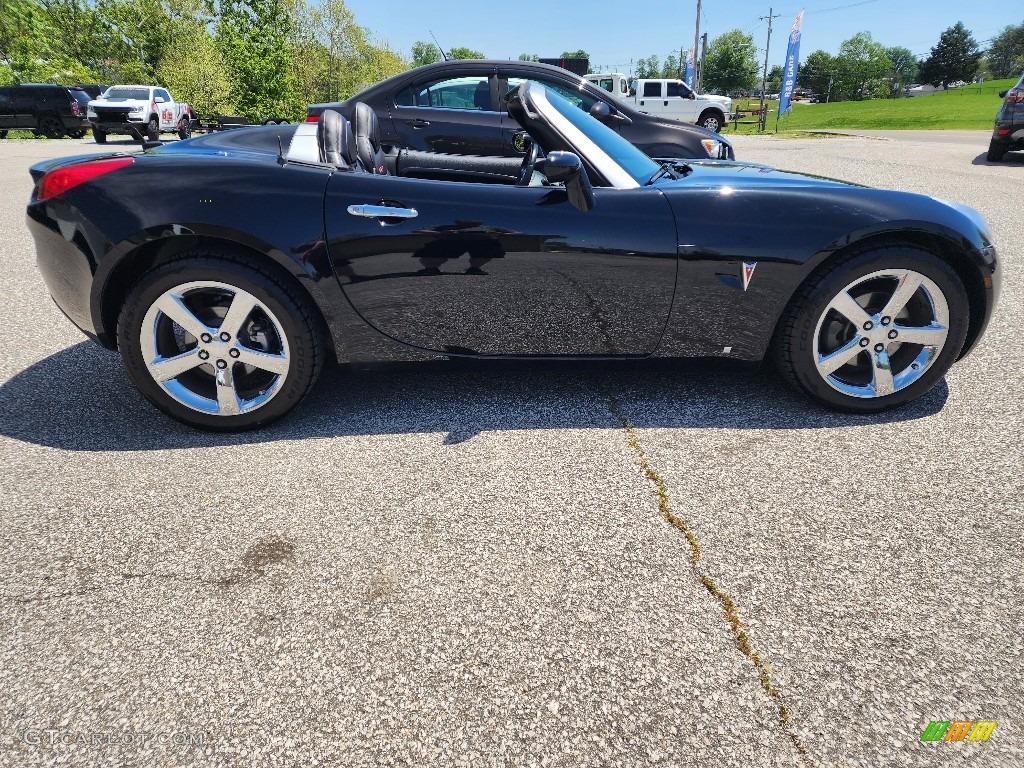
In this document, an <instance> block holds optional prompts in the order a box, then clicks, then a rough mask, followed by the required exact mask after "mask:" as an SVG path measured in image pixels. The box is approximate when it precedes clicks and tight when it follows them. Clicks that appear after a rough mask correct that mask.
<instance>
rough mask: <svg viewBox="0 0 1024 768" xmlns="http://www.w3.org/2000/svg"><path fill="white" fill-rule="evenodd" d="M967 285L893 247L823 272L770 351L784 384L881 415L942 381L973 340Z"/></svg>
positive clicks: (948, 270) (795, 305)
mask: <svg viewBox="0 0 1024 768" xmlns="http://www.w3.org/2000/svg"><path fill="white" fill-rule="evenodd" d="M969 316H970V307H969V301H968V297H967V292H966V290H965V289H964V286H963V283H962V282H961V281H960V278H959V277H958V276H957V274H956V272H955V271H954V270H953V269H952V267H951V266H950V265H949V264H948V263H947V262H945V261H943V260H942V259H940V258H938V257H937V256H935V255H933V254H931V253H928V252H926V251H923V250H920V249H917V248H913V247H909V246H893V247H889V248H882V249H878V250H872V251H868V252H864V253H861V254H859V255H856V256H853V257H850V258H848V259H846V260H844V261H841V262H839V263H837V264H834V265H832V266H831V268H826V269H825V270H823V271H822V272H820V273H819V274H817V275H814V276H812V278H811V279H810V280H809V281H808V282H807V284H806V285H804V286H803V287H802V288H801V289H800V291H798V293H797V295H796V296H795V297H794V298H793V300H792V301H791V303H790V305H789V306H788V307H787V309H786V312H785V313H784V314H783V317H782V319H781V320H780V322H779V326H778V329H777V331H776V336H775V339H774V343H773V351H774V356H775V362H776V363H777V365H778V367H779V370H780V371H781V372H782V374H783V377H784V378H786V379H787V380H788V381H789V382H790V383H791V384H793V385H794V386H796V387H797V388H798V389H800V390H802V391H803V392H805V393H806V394H808V395H809V396H810V397H811V398H813V399H814V400H817V401H818V402H820V403H822V404H823V405H826V406H829V407H831V408H836V409H839V410H845V411H855V412H871V411H879V410H883V409H885V408H890V407H893V406H897V405H903V404H904V403H908V402H910V401H911V400H914V399H916V398H918V397H920V396H921V395H923V394H924V393H925V392H927V391H928V390H929V389H931V388H932V387H933V386H935V384H937V383H938V382H939V380H940V379H941V378H942V377H943V376H944V375H945V374H946V372H947V371H948V370H949V367H950V366H951V365H952V364H953V363H954V361H955V360H956V359H957V357H958V356H959V354H960V350H961V349H962V348H963V345H964V340H965V339H966V337H967V326H968V321H969Z"/></svg>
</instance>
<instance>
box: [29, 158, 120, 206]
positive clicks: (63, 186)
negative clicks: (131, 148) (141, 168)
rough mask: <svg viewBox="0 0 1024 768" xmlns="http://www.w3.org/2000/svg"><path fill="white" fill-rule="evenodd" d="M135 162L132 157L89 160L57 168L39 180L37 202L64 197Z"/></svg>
mask: <svg viewBox="0 0 1024 768" xmlns="http://www.w3.org/2000/svg"><path fill="white" fill-rule="evenodd" d="M134 162H135V161H134V160H133V159H132V158H130V157H112V158H110V159H109V160H89V161H86V162H84V163H78V164H77V165H69V166H66V167H64V168H55V169H54V170H52V171H50V172H49V173H47V174H46V175H45V176H43V178H42V179H40V180H39V194H37V195H36V200H47V199H49V198H51V197H55V196H56V195H62V194H64V193H65V192H67V191H68V190H69V189H73V188H74V187H77V186H78V185H79V184H82V183H84V182H86V181H89V180H90V179H95V178H96V177H97V176H102V175H103V174H105V173H110V172H111V171H116V170H117V169H118V168H124V167H125V166H126V165H131V164H132V163H134Z"/></svg>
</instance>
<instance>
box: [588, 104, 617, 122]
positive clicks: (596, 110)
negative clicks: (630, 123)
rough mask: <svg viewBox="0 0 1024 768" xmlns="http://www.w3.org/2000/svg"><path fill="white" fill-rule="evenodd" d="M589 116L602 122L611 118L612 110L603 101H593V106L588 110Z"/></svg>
mask: <svg viewBox="0 0 1024 768" xmlns="http://www.w3.org/2000/svg"><path fill="white" fill-rule="evenodd" d="M590 116H591V117H596V118H597V119H598V120H601V121H602V122H603V121H605V120H607V119H608V118H609V117H611V116H612V108H611V107H609V106H608V105H607V104H606V103H605V102H603V101H595V102H594V106H592V107H591V108H590Z"/></svg>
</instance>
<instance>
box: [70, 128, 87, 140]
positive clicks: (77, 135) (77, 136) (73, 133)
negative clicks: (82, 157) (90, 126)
mask: <svg viewBox="0 0 1024 768" xmlns="http://www.w3.org/2000/svg"><path fill="white" fill-rule="evenodd" d="M68 136H70V137H71V138H72V139H82V138H85V131H84V130H77V131H71V132H70V133H68Z"/></svg>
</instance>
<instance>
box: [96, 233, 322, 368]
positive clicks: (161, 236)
mask: <svg viewBox="0 0 1024 768" xmlns="http://www.w3.org/2000/svg"><path fill="white" fill-rule="evenodd" d="M151 235H152V236H150V237H148V238H146V239H145V240H144V241H143V242H141V243H140V242H137V240H134V241H133V243H131V244H129V245H127V246H125V247H122V248H120V249H118V248H115V249H114V250H113V251H112V252H111V253H110V254H108V257H107V258H106V259H104V260H103V261H102V262H101V263H100V266H99V268H98V269H97V272H96V276H95V279H94V281H93V291H92V293H93V295H92V301H91V306H92V315H93V325H94V327H95V328H96V329H97V337H98V339H99V341H100V342H101V343H102V344H103V345H104V346H106V347H108V348H111V349H115V348H116V347H117V320H118V317H119V315H120V313H121V308H122V306H123V305H124V301H125V299H126V298H127V297H128V294H129V293H130V292H131V290H132V287H133V286H134V285H135V284H136V283H137V282H138V280H139V279H140V278H141V277H142V276H143V275H144V274H145V273H146V272H148V271H149V270H151V269H153V268H154V267H156V266H157V265H159V264H164V263H167V262H170V261H174V260H175V259H177V258H182V257H184V256H185V255H186V254H189V253H193V252H194V251H196V250H197V249H201V248H208V249H210V250H211V251H215V252H220V253H223V254H225V255H227V256H234V257H236V258H238V259H240V260H245V261H251V262H254V263H258V264H259V265H261V266H264V267H268V268H269V269H271V270H272V271H273V272H274V273H275V275H276V276H277V277H278V279H280V280H282V281H283V282H285V283H287V284H288V285H289V286H290V287H291V288H292V289H293V290H295V291H296V292H297V295H299V296H301V297H302V298H303V300H305V301H306V302H308V304H309V306H310V308H311V310H312V311H313V312H314V314H315V316H316V318H317V322H319V323H321V324H322V329H323V331H324V337H325V338H326V339H327V343H328V346H329V348H330V351H331V352H332V353H333V354H334V355H335V356H337V355H338V353H339V352H340V348H339V346H338V344H339V341H338V337H337V331H336V329H335V328H334V326H333V324H332V323H331V322H330V318H329V317H327V315H326V314H325V308H326V307H327V306H328V305H327V301H326V298H325V297H324V295H323V293H322V291H321V290H320V288H319V287H318V286H317V285H316V282H315V280H316V277H315V276H313V275H310V274H309V273H307V272H304V271H303V270H302V268H301V267H300V266H299V265H298V264H296V263H295V262H294V261H292V260H290V259H288V258H287V257H286V256H285V255H284V254H282V253H281V252H280V251H277V250H276V249H274V248H273V247H272V246H270V245H268V244H266V243H261V242H258V241H254V240H253V239H252V238H248V237H244V236H238V237H232V236H229V235H226V234H223V233H219V234H214V233H193V234H182V235H170V236H168V235H167V228H160V230H159V232H155V233H151ZM112 257H113V258H112Z"/></svg>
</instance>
